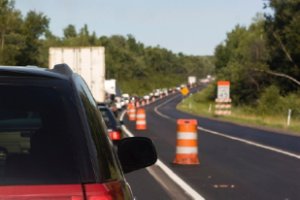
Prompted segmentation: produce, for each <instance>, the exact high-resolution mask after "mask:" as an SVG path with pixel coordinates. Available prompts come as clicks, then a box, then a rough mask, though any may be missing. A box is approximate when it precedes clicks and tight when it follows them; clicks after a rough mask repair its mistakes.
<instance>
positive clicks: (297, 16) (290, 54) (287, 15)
mask: <svg viewBox="0 0 300 200" xmlns="http://www.w3.org/2000/svg"><path fill="white" fill-rule="evenodd" d="M266 6H267V7H269V8H271V9H272V11H273V12H272V14H266V19H267V20H266V26H265V31H266V33H267V35H268V37H267V42H268V46H269V50H270V55H271V58H270V59H269V61H268V64H269V67H270V71H269V74H271V75H275V76H277V77H276V82H278V84H279V85H281V91H284V92H285V93H287V92H290V91H295V90H299V86H300V67H299V66H300V46H299V43H300V9H299V8H300V0H285V1H282V0H268V2H267V5H266ZM278 77H283V78H278Z"/></svg>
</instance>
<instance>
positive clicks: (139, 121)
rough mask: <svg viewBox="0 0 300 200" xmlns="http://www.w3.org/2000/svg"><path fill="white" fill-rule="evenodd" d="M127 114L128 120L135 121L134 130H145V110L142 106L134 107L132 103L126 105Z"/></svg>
mask: <svg viewBox="0 0 300 200" xmlns="http://www.w3.org/2000/svg"><path fill="white" fill-rule="evenodd" d="M127 114H128V119H129V121H135V129H136V130H146V129H147V121H146V111H145V109H144V108H141V107H139V108H136V107H135V105H134V104H133V103H129V104H128V105H127Z"/></svg>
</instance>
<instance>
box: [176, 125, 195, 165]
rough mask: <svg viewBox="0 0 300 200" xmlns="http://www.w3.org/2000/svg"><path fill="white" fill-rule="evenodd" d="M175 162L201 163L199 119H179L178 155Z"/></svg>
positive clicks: (185, 163)
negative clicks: (198, 136) (198, 135)
mask: <svg viewBox="0 0 300 200" xmlns="http://www.w3.org/2000/svg"><path fill="white" fill-rule="evenodd" d="M173 163H175V164H182V165H197V164H199V163H200V162H199V159H198V139H197V120H195V119H178V120H177V141H176V156H175V159H174V161H173Z"/></svg>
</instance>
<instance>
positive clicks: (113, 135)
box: [108, 131, 121, 140]
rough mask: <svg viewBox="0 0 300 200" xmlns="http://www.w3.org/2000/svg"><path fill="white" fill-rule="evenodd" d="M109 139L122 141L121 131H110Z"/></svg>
mask: <svg viewBox="0 0 300 200" xmlns="http://www.w3.org/2000/svg"><path fill="white" fill-rule="evenodd" d="M108 134H109V138H110V139H111V140H120V139H121V132H120V131H109V132H108Z"/></svg>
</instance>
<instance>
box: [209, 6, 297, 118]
mask: <svg viewBox="0 0 300 200" xmlns="http://www.w3.org/2000/svg"><path fill="white" fill-rule="evenodd" d="M262 6H264V7H265V8H266V12H265V13H262V14H257V16H256V17H255V19H254V21H253V23H252V24H251V25H250V26H248V27H246V26H240V25H237V26H236V27H235V28H234V29H233V30H232V31H231V32H229V33H228V34H227V37H226V40H225V41H224V42H223V43H221V44H219V45H218V46H217V47H216V49H215V67H216V68H215V69H216V73H217V77H218V79H219V80H222V79H225V80H230V81H231V97H232V99H233V103H234V104H235V105H238V106H245V105H246V106H249V105H250V106H253V107H255V108H259V109H258V110H259V111H261V112H268V113H276V112H280V111H284V112H286V109H287V108H293V109H294V110H298V112H299V113H298V114H299V116H300V109H299V106H300V101H299V99H300V98H299V97H300V94H299V88H300V67H299V66H300V0H264V1H262ZM215 90H216V89H214V92H215ZM211 97H212V95H211Z"/></svg>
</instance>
